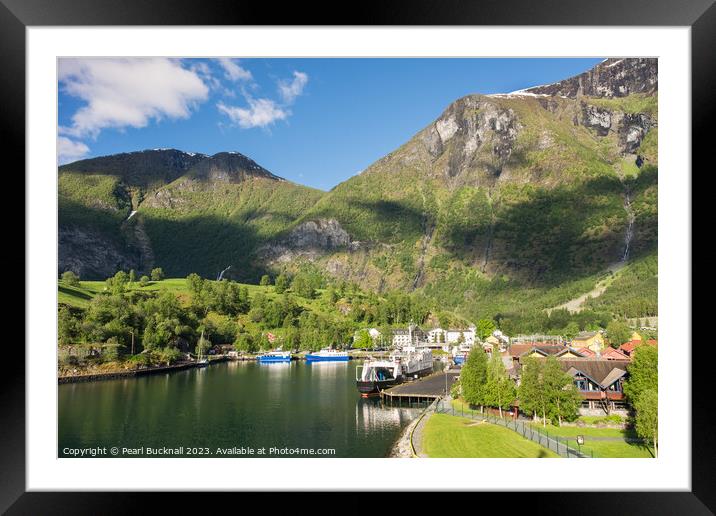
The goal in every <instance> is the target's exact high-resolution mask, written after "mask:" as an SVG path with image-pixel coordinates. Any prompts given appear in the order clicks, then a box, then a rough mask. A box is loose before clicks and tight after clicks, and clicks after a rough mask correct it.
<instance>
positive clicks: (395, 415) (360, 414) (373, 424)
mask: <svg viewBox="0 0 716 516" xmlns="http://www.w3.org/2000/svg"><path fill="white" fill-rule="evenodd" d="M419 413H420V411H419V410H418V409H416V408H409V407H404V408H403V407H391V406H388V405H384V404H383V403H381V401H380V399H366V398H360V399H359V400H358V401H356V429H358V428H361V429H363V431H365V432H367V433H369V432H371V431H375V430H377V429H387V428H394V427H396V426H399V427H402V426H404V425H406V424H408V423H409V422H410V421H412V420H413V419H414V418H415V417H416V416H417V415H418V414H419Z"/></svg>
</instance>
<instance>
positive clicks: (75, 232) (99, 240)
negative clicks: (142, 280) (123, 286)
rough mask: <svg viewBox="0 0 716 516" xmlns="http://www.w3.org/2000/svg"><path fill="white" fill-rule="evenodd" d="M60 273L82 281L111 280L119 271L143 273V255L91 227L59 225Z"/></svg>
mask: <svg viewBox="0 0 716 516" xmlns="http://www.w3.org/2000/svg"><path fill="white" fill-rule="evenodd" d="M58 238H59V240H58V247H59V249H58V251H59V253H58V255H59V256H58V272H60V273H62V272H64V271H72V272H74V273H75V274H77V275H78V276H79V277H80V278H108V277H110V276H113V275H114V273H115V272H117V271H118V270H124V271H128V270H130V269H135V270H142V268H141V265H142V264H141V259H140V258H141V257H140V253H139V252H137V251H136V250H134V249H131V248H129V247H127V246H125V245H122V244H121V243H118V242H115V241H113V240H112V239H109V238H107V236H106V235H103V234H102V233H100V232H98V231H94V230H92V229H89V228H79V227H76V226H69V227H63V226H60V228H59V233H58Z"/></svg>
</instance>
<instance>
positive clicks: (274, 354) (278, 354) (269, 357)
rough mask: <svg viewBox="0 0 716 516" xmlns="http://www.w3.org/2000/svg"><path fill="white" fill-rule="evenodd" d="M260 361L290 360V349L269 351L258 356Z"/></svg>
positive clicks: (257, 358)
mask: <svg viewBox="0 0 716 516" xmlns="http://www.w3.org/2000/svg"><path fill="white" fill-rule="evenodd" d="M256 360H258V361H259V362H290V361H291V352H290V351H269V352H268V353H264V354H263V355H259V356H257V357H256Z"/></svg>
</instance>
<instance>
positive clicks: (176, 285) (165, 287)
mask: <svg viewBox="0 0 716 516" xmlns="http://www.w3.org/2000/svg"><path fill="white" fill-rule="evenodd" d="M239 285H241V286H242V287H246V288H247V289H248V291H249V298H250V299H253V297H254V296H255V295H256V294H258V293H263V294H264V295H265V296H266V297H267V298H268V299H276V298H279V297H281V294H277V293H276V289H275V287H273V286H261V285H252V284H249V283H240V284H239ZM104 289H105V282H104V281H81V282H80V286H79V287H72V286H70V285H67V284H66V283H65V282H63V281H61V280H60V281H58V282H57V302H58V304H64V305H68V306H70V307H73V308H81V309H86V308H87V307H88V306H89V303H90V301H91V300H92V298H93V297H94V296H95V295H97V294H99V293H100V292H102V291H103V290H104ZM134 290H137V291H145V292H162V291H166V292H171V293H173V294H175V295H176V296H177V297H178V298H179V300H180V301H181V303H182V304H183V305H184V306H187V305H189V303H190V301H191V293H190V291H189V287H188V285H187V280H186V279H185V278H167V279H163V280H161V281H150V282H149V284H148V285H147V286H145V287H142V286H141V285H140V284H139V282H134V283H129V284H128V285H127V291H128V292H131V291H134ZM288 292H291V290H290V289H289V290H288ZM324 292H325V289H316V297H315V298H314V299H306V298H303V297H301V296H298V295H295V296H293V299H294V301H295V302H296V303H297V304H298V305H300V306H301V307H302V308H304V309H307V310H310V311H312V312H314V313H316V314H319V315H322V316H324V317H327V318H329V319H334V320H335V319H344V317H343V316H341V315H340V314H339V313H337V311H336V309H335V305H332V304H330V303H329V302H328V301H327V300H326V299H325V297H326V296H324V295H323V294H324ZM248 325H249V326H251V323H248Z"/></svg>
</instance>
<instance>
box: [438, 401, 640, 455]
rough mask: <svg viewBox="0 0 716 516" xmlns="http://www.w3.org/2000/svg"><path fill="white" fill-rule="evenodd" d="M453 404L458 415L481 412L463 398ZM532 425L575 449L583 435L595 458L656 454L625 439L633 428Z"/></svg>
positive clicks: (590, 452) (632, 436)
mask: <svg viewBox="0 0 716 516" xmlns="http://www.w3.org/2000/svg"><path fill="white" fill-rule="evenodd" d="M452 405H453V408H454V409H455V415H456V416H460V415H461V414H465V415H474V414H479V411H478V410H474V409H470V408H469V407H468V406H467V404H466V403H464V402H463V401H461V400H453V401H452ZM461 419H465V418H461ZM586 419H588V418H586ZM531 426H532V428H534V429H535V430H536V431H538V432H541V433H542V434H545V435H548V436H550V437H559V438H560V439H562V438H565V439H568V440H569V442H568V444H569V446H570V448H573V449H575V450H576V449H578V448H579V446H577V439H576V437H577V436H578V435H583V436H584V442H585V444H584V446H582V447H581V451H582V452H584V453H586V454H587V455H593V456H594V457H595V458H620V457H624V458H632V457H635V458H649V457H653V456H654V455H653V452H652V449H651V447H648V446H645V445H643V444H640V443H632V442H627V441H624V440H623V439H625V438H635V437H636V434H635V433H634V431H633V430H620V429H618V428H596V427H578V426H554V425H547V426H546V427H543V426H542V425H541V424H536V423H535V424H533V425H531ZM590 437H596V438H609V439H614V440H608V441H595V440H592V439H590ZM617 439H619V440H617Z"/></svg>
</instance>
